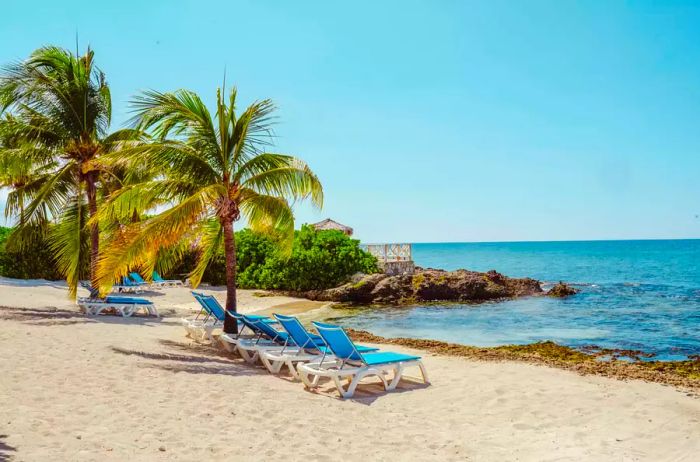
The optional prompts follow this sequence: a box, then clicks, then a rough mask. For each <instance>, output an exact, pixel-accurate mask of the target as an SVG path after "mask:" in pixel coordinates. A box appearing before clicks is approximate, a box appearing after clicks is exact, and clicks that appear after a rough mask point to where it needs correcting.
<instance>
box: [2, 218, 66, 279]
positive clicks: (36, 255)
mask: <svg viewBox="0 0 700 462" xmlns="http://www.w3.org/2000/svg"><path fill="white" fill-rule="evenodd" d="M12 230H13V228H6V227H0V276H4V277H8V278H15V279H48V280H52V281H57V280H59V279H63V276H62V275H61V274H60V273H59V272H58V270H57V269H56V264H55V263H54V259H53V254H52V253H51V250H50V249H49V247H48V245H47V244H46V242H44V241H41V240H35V241H32V242H31V243H30V244H27V248H25V249H24V250H22V251H19V250H15V249H12V247H11V246H8V245H7V243H8V237H9V236H10V234H11V233H12Z"/></svg>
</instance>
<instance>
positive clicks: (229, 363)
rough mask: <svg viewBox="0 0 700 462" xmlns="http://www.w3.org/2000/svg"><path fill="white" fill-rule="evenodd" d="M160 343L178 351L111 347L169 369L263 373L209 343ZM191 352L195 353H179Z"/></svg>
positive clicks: (243, 373) (118, 352) (216, 372)
mask: <svg viewBox="0 0 700 462" xmlns="http://www.w3.org/2000/svg"><path fill="white" fill-rule="evenodd" d="M160 343H161V344H162V345H164V346H166V347H168V348H171V349H176V350H178V353H168V352H166V353H155V352H147V351H138V350H130V349H126V348H120V347H114V346H113V347H112V351H113V352H114V353H117V354H121V355H125V356H138V357H140V358H143V359H148V360H150V361H152V362H148V363H145V364H140V367H149V368H155V369H161V370H164V371H168V372H186V373H189V374H217V375H235V376H249V375H262V374H264V372H263V370H262V369H259V368H256V367H255V366H251V365H250V364H247V363H245V362H244V361H243V360H241V359H235V360H234V359H232V358H231V357H230V356H229V355H227V354H225V353H223V352H220V351H219V350H217V349H216V348H214V347H210V346H206V345H191V346H190V345H188V344H186V343H180V342H174V341H171V340H161V341H160ZM181 352H192V353H195V354H180V353H181Z"/></svg>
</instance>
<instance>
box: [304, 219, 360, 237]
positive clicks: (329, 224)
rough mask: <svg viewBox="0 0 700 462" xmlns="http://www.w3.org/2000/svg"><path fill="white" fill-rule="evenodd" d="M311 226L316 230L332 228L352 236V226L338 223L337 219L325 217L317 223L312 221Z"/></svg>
mask: <svg viewBox="0 0 700 462" xmlns="http://www.w3.org/2000/svg"><path fill="white" fill-rule="evenodd" d="M311 226H313V228H314V229H315V230H316V231H323V230H326V229H334V230H337V231H342V232H344V233H345V234H347V235H348V236H352V228H351V227H349V226H345V225H344V224H342V223H338V222H337V221H333V220H331V219H330V218H326V219H325V220H323V221H319V222H318V223H314V224H312V225H311Z"/></svg>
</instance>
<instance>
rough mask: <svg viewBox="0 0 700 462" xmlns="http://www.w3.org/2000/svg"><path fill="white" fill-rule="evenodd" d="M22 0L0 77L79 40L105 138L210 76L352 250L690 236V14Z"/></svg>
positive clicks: (699, 52)
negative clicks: (302, 164) (147, 96)
mask: <svg viewBox="0 0 700 462" xmlns="http://www.w3.org/2000/svg"><path fill="white" fill-rule="evenodd" d="M106 3H107V2H94V1H60V2H55V1H37V0H35V1H27V0H23V1H16V0H5V1H4V2H3V4H2V6H0V9H1V11H2V15H3V21H2V23H3V25H2V28H1V29H0V62H3V63H4V62H8V61H10V60H14V59H19V58H23V57H25V56H27V55H28V54H29V53H30V52H31V51H32V50H33V49H34V48H37V47H39V46H41V45H45V44H56V45H61V46H65V47H68V48H71V49H74V48H75V34H76V31H77V32H78V34H79V37H80V46H81V49H83V48H84V47H85V46H86V45H88V44H90V45H91V46H92V47H93V48H94V49H95V50H96V52H97V60H98V64H99V66H100V67H101V68H102V69H103V70H104V71H105V72H106V73H107V76H108V79H109V81H110V84H111V87H112V93H113V100H114V106H115V111H114V121H115V127H116V126H117V125H119V124H121V123H122V122H123V121H124V120H126V119H127V118H128V105H127V104H128V101H129V98H130V97H131V96H132V95H134V94H135V93H136V92H138V91H140V90H143V89H148V88H154V89H158V90H174V89H177V88H189V89H192V90H195V91H197V92H200V93H201V94H202V95H204V96H206V97H207V99H208V100H211V99H212V97H213V95H214V91H215V89H216V87H217V85H220V84H221V81H222V76H223V70H224V67H226V69H227V75H228V82H229V83H235V84H236V85H237V86H238V88H239V93H240V94H241V95H242V96H243V97H244V99H245V100H246V101H251V100H253V99H257V98H265V97H270V98H272V99H274V100H275V102H276V103H277V104H278V106H279V108H280V109H279V116H280V121H279V125H278V127H277V134H278V135H279V138H278V149H277V151H279V152H286V153H291V154H295V155H298V156H300V157H302V158H304V159H305V160H307V161H308V162H309V163H310V164H311V166H312V167H313V168H314V169H315V170H316V172H317V173H318V174H319V176H320V177H321V179H322V180H323V182H324V185H325V192H326V205H325V208H324V210H323V211H322V212H321V213H318V212H314V211H312V210H311V209H310V208H307V207H300V208H299V209H298V211H297V218H298V221H299V222H310V221H316V220H319V219H322V218H325V217H327V216H330V217H332V218H334V219H337V220H338V221H341V222H343V223H346V224H349V225H351V226H353V227H354V228H355V230H356V235H357V237H359V238H361V239H362V240H364V241H378V242H383V241H409V242H426V241H502V240H568V239H606V238H610V239H620V238H621V239H624V238H682V237H700V218H698V217H697V215H700V27H699V26H698V25H699V24H700V2H674V1H664V2H658V1H647V2H644V1H635V2H621V1H603V0H600V1H580V2H573V1H544V2H539V1H528V2H522V1H515V0H513V1H510V2H503V1H493V0H487V1H478V2H477V1H469V2H467V1H415V2H414V1H406V0H404V1H396V2H389V1H381V2H377V1H353V2H328V1H314V2H312V1H294V2H290V1H284V2H283V1H255V2H253V1H249V2H243V1H229V0H226V1H224V0H222V1H209V2H207V1H174V2H173V1H156V0H152V1H144V0H140V1H132V0H120V1H119V2H110V5H106Z"/></svg>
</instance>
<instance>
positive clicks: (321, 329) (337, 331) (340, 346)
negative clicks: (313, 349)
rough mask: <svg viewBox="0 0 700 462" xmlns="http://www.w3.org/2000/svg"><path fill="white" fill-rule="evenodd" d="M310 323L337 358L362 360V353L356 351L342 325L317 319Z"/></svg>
mask: <svg viewBox="0 0 700 462" xmlns="http://www.w3.org/2000/svg"><path fill="white" fill-rule="evenodd" d="M312 324H313V325H314V327H316V330H317V331H318V333H319V335H320V336H321V338H323V341H324V342H326V345H328V348H330V349H331V351H332V352H333V354H334V355H335V356H336V357H337V358H339V359H343V360H354V361H364V360H363V359H362V355H361V354H360V353H358V352H357V347H355V344H354V343H352V340H350V337H348V334H346V333H345V331H344V330H343V328H342V327H340V326H335V325H333V324H325V323H322V322H317V321H313V322H312Z"/></svg>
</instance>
